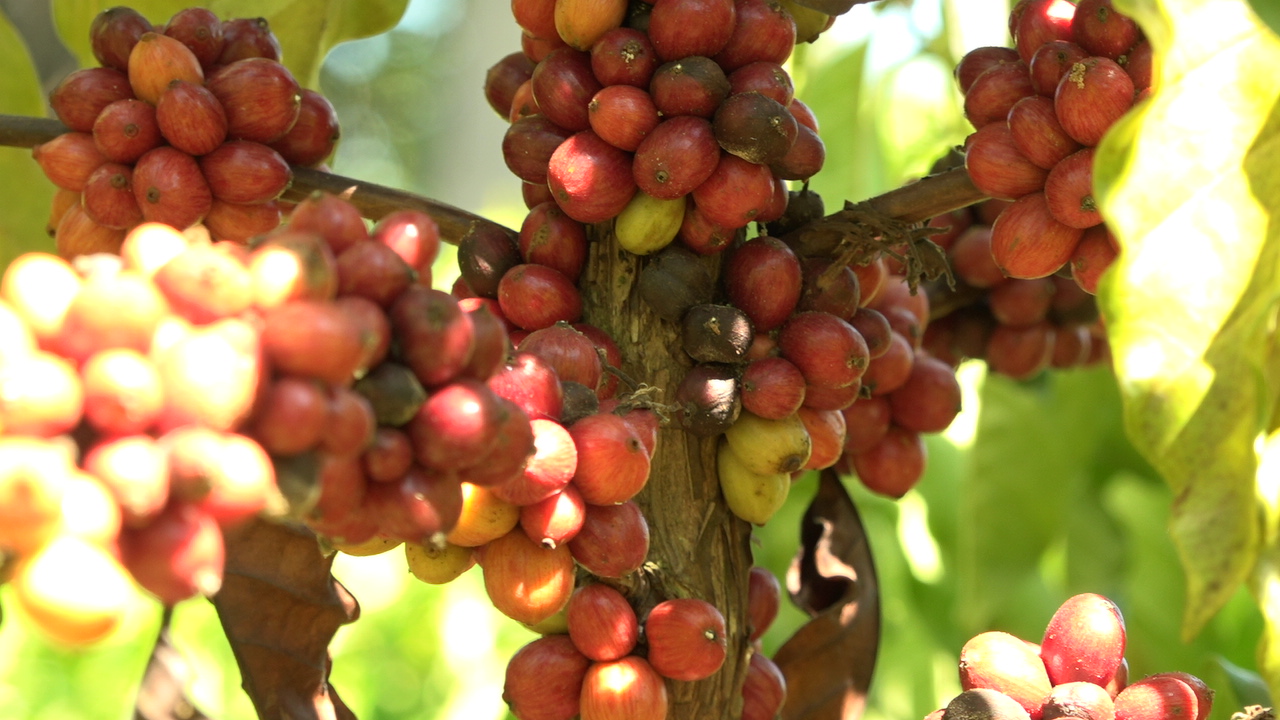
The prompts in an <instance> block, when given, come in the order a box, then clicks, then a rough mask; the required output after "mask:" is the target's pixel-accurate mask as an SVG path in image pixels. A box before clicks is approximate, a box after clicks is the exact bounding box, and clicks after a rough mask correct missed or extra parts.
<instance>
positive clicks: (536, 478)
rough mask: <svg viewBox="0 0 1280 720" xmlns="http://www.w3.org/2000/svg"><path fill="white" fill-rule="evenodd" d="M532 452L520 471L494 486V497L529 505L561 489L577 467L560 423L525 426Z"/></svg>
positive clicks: (539, 420) (543, 421)
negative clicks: (529, 432)
mask: <svg viewBox="0 0 1280 720" xmlns="http://www.w3.org/2000/svg"><path fill="white" fill-rule="evenodd" d="M529 427H530V431H531V433H532V436H533V452H532V454H531V455H529V456H528V457H527V458H526V459H525V462H524V467H523V469H522V470H519V471H518V472H516V473H513V474H512V475H511V477H509V478H507V479H506V480H505V481H504V482H501V483H499V484H497V485H495V486H494V488H493V492H494V494H496V495H497V496H498V497H500V498H502V499H503V500H506V501H507V502H509V503H511V504H513V505H521V506H524V505H532V504H533V503H536V502H540V501H542V500H545V499H547V498H549V497H551V496H552V495H555V494H556V493H558V492H560V491H561V490H563V489H564V487H565V486H566V485H568V484H569V481H570V480H572V479H573V474H574V471H575V470H576V469H577V466H578V450H577V447H576V446H575V445H574V442H573V437H572V436H570V435H569V431H568V430H565V429H564V427H563V426H561V425H560V423H558V422H556V421H554V420H549V419H546V418H537V419H535V420H531V421H530V422H529Z"/></svg>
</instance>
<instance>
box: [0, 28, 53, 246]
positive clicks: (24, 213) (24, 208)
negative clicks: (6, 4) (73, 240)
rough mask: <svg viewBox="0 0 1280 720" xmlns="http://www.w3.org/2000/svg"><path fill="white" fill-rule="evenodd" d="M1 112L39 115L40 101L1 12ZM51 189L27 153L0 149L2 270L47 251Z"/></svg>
mask: <svg viewBox="0 0 1280 720" xmlns="http://www.w3.org/2000/svg"><path fill="white" fill-rule="evenodd" d="M0 68H4V69H5V71H4V72H2V73H0V113H4V114H6V115H43V114H44V113H45V109H44V97H43V93H42V92H41V90H40V82H39V80H38V79H37V78H36V71H35V67H34V66H33V65H32V64H31V57H30V56H29V55H28V54H27V48H26V46H25V45H23V44H22V39H21V38H20V37H19V36H18V33H17V31H16V30H14V28H13V25H12V24H10V22H9V18H8V17H7V16H5V15H4V14H3V13H0ZM53 191H54V187H53V185H52V184H50V183H49V181H48V180H46V179H45V177H44V174H43V173H42V172H40V166H39V165H37V164H36V162H35V161H34V160H32V159H31V151H30V150H27V149H26V148H0V198H4V212H2V213H0V269H3V268H5V267H7V266H8V265H9V261H10V260H12V259H14V258H15V257H17V256H19V255H21V254H22V253H24V252H28V251H31V250H43V251H46V252H51V251H52V250H53V241H52V240H50V239H49V236H48V235H47V234H46V233H45V224H46V223H47V222H48V217H49V200H50V198H51V197H52V196H53Z"/></svg>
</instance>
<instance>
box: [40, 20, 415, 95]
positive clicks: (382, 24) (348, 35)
mask: <svg viewBox="0 0 1280 720" xmlns="http://www.w3.org/2000/svg"><path fill="white" fill-rule="evenodd" d="M118 4H119V3H118V2H116V1H115V0H54V3H53V12H54V21H55V22H56V23H57V27H58V32H59V33H60V34H61V35H62V39H63V42H65V43H66V44H67V46H68V47H70V48H71V51H72V52H73V53H75V55H76V57H77V58H78V59H79V60H80V64H81V65H82V66H86V67H87V66H92V65H95V64H97V63H96V61H95V60H94V58H93V51H92V48H91V47H90V44H89V26H90V25H91V24H92V23H93V18H94V17H95V16H96V15H97V14H98V13H99V12H101V11H103V10H105V9H107V8H111V7H115V6H116V5H118ZM407 5H408V0H323V2H320V1H318V0H210V2H208V3H206V7H208V8H209V9H210V10H212V11H214V12H215V13H217V14H218V17H220V18H223V19H224V20H226V19H230V18H241V17H251V18H256V17H262V18H266V20H267V22H268V23H269V24H270V26H271V31H272V32H273V33H275V35H276V38H277V39H279V40H280V47H281V48H282V49H283V51H284V55H283V57H282V60H284V64H285V66H286V67H288V68H289V70H290V71H291V72H292V73H293V74H294V77H296V78H297V79H298V82H300V83H302V84H303V85H304V86H306V87H311V88H314V87H316V86H317V84H318V81H319V77H320V64H321V63H322V62H323V61H324V57H325V55H326V54H328V52H329V50H330V49H331V48H332V47H333V46H334V45H337V44H338V43H340V42H343V41H346V40H354V39H356V38H362V37H368V36H370V35H376V34H378V33H380V32H384V31H386V30H389V29H391V28H392V27H393V26H395V24H396V23H397V22H399V20H400V16H401V15H403V14H404V9H405V7H406V6H407ZM190 6H191V2H190V0H136V1H135V2H131V3H130V7H132V8H134V9H135V10H137V11H138V12H140V13H142V14H143V15H145V16H146V18H147V19H148V20H150V21H151V22H153V23H156V24H161V23H164V22H167V21H168V19H169V18H170V17H172V16H173V14H174V13H176V12H178V11H179V10H181V9H183V8H186V7H190Z"/></svg>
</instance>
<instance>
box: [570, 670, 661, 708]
mask: <svg viewBox="0 0 1280 720" xmlns="http://www.w3.org/2000/svg"><path fill="white" fill-rule="evenodd" d="M665 717H667V686H666V683H665V682H663V680H662V677H661V676H660V675H658V673H656V672H654V670H653V668H652V667H651V666H650V665H649V663H648V662H647V661H645V659H644V658H642V657H640V656H639V655H628V656H626V657H624V658H622V659H620V660H614V661H611V662H603V663H596V664H594V665H592V666H591V667H590V668H588V669H587V675H586V677H585V678H583V681H582V720H610V718H628V719H629V720H663V718H665Z"/></svg>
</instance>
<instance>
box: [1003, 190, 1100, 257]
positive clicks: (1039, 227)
mask: <svg viewBox="0 0 1280 720" xmlns="http://www.w3.org/2000/svg"><path fill="white" fill-rule="evenodd" d="M1083 232H1084V231H1083V230H1080V229H1078V228H1072V227H1068V226H1066V225H1063V224H1062V223H1060V222H1058V221H1057V220H1055V219H1054V217H1053V214H1052V213H1050V212H1049V204H1048V201H1047V200H1046V198H1045V196H1044V193H1032V194H1030V195H1024V196H1022V197H1020V198H1018V200H1017V201H1015V202H1014V203H1013V204H1012V205H1010V206H1009V207H1007V208H1005V209H1004V212H1002V213H1000V217H999V218H997V219H996V222H995V224H994V225H993V226H992V227H991V255H992V257H994V258H995V261H996V264H997V265H999V266H1000V268H1001V269H1002V270H1004V272H1005V274H1006V275H1008V276H1009V277H1014V278H1038V277H1048V276H1049V275H1052V274H1053V273H1055V272H1057V271H1058V268H1060V267H1062V266H1063V265H1065V264H1066V263H1067V261H1068V260H1070V259H1071V254H1072V252H1074V251H1075V248H1076V244H1077V243H1078V242H1079V241H1080V235H1081V233H1083Z"/></svg>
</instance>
